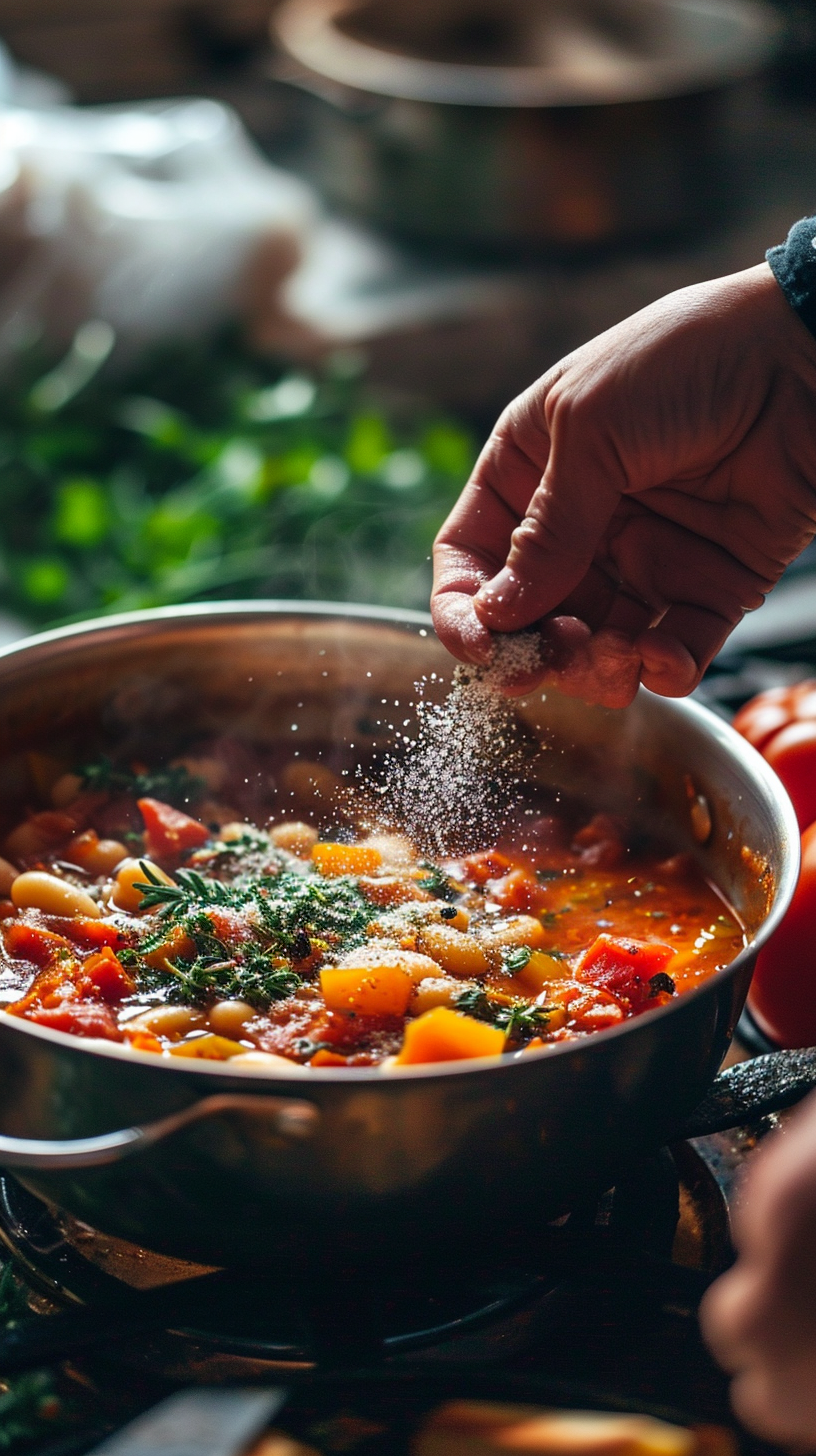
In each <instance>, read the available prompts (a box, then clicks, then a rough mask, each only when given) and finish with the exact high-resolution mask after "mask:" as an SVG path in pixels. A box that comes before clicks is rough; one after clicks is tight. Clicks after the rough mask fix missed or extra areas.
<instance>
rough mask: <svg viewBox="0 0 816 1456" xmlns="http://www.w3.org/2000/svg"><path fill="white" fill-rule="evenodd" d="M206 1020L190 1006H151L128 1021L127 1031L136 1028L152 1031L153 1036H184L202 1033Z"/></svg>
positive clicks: (200, 1012)
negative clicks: (193, 1032) (195, 1032)
mask: <svg viewBox="0 0 816 1456" xmlns="http://www.w3.org/2000/svg"><path fill="white" fill-rule="evenodd" d="M206 1025H207V1018H206V1016H205V1015H204V1013H203V1012H202V1011H195V1010H193V1008H192V1006H151V1007H150V1009H149V1010H148V1011H142V1012H141V1013H140V1015H139V1016H134V1018H133V1020H132V1021H128V1023H127V1027H128V1030H129V1031H130V1030H132V1028H133V1027H137V1028H138V1030H139V1031H152V1033H153V1035H154V1036H167V1037H177V1036H186V1035H187V1033H188V1032H190V1031H203V1030H204V1029H205V1027H206Z"/></svg>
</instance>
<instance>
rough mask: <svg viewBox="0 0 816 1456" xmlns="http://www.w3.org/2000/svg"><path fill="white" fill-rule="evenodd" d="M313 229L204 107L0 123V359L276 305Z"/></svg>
mask: <svg viewBox="0 0 816 1456" xmlns="http://www.w3.org/2000/svg"><path fill="white" fill-rule="evenodd" d="M1 84H2V77H0V86H1ZM318 214H319V207H318V204H317V200H316V198H315V196H314V194H313V193H312V191H311V189H310V188H309V187H308V186H307V185H306V184H305V183H301V182H300V181H298V180H297V179H296V178H294V177H292V176H290V175H288V174H287V173H285V172H282V171H280V170H279V169H277V168H275V167H272V166H270V165H269V164H268V163H267V162H266V161H265V159H264V158H263V157H262V156H261V155H260V154H259V153H258V152H257V151H256V149H255V148H254V146H253V145H252V143H251V142H250V140H249V139H248V137H247V135H246V133H245V131H244V129H243V127H242V125H241V123H240V121H239V119H238V118H237V116H236V115H235V114H234V113H233V112H232V111H231V110H230V109H229V108H228V107H225V106H223V105H221V104H220V103H217V102H214V101H207V100H195V99H194V100H189V101H187V100H182V101H167V102H149V103H145V104H143V105H140V106H127V107H98V108H93V109H90V108H89V109H80V108H77V107H71V106H51V107H46V108H38V109H33V108H26V109H23V108H20V107H14V106H11V107H6V108H5V109H0V352H8V350H9V349H11V348H13V347H15V345H17V344H18V343H19V342H20V340H21V339H23V338H25V337H27V336H30V335H31V334H32V333H42V332H43V331H44V332H45V333H46V335H48V336H53V337H54V338H55V339H56V340H63V339H69V338H70V337H72V336H73V334H74V332H75V331H76V329H77V327H78V326H79V325H80V324H81V323H82V322H83V320H86V319H88V318H96V319H103V320H105V321H106V322H107V323H108V324H109V325H110V326H111V327H112V328H113V330H114V332H115V334H116V336H117V339H118V341H119V344H120V346H121V347H124V348H127V347H128V346H129V345H131V346H133V345H140V344H142V343H144V342H146V341H149V340H153V339H156V338H160V337H162V336H164V335H174V336H176V337H178V336H180V335H182V336H183V335H190V334H196V333H199V332H204V331H205V330H206V329H208V328H210V327H212V326H213V325H214V324H217V323H218V322H219V321H221V320H222V319H225V318H227V317H230V316H234V315H235V314H236V312H241V311H242V309H243V308H244V307H245V306H249V304H248V295H249V294H250V293H251V292H252V290H253V288H257V287H260V286H263V287H264V288H265V289H266V290H267V291H268V292H270V293H272V294H274V293H275V291H276V289H279V287H280V284H281V282H282V280H283V279H284V278H285V277H287V276H288V275H289V274H290V273H291V272H292V271H293V269H294V268H295V267H296V266H297V264H298V262H299V259H300V257H301V255H302V252H303V250H304V247H305V244H306V240H307V238H308V236H309V235H310V233H311V232H312V231H313V229H314V227H315V225H316V221H317V217H318Z"/></svg>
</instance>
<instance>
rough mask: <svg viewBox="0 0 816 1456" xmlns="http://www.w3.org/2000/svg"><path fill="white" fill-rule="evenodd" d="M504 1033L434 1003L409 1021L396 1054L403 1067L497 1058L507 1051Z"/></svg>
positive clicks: (398, 1062)
mask: <svg viewBox="0 0 816 1456" xmlns="http://www.w3.org/2000/svg"><path fill="white" fill-rule="evenodd" d="M504 1043H505V1035H504V1032H503V1031H501V1030H499V1028H498V1027H496V1026H488V1025H487V1024H486V1023H485V1022H484V1021H476V1020H475V1018H474V1017H472V1016H463V1015H462V1014H461V1013H460V1012H458V1011H451V1010H450V1009H449V1008H448V1007H447V1006H434V1008H433V1010H431V1011H425V1012H424V1013H423V1015H422V1016H418V1017H417V1018H416V1021H409V1022H408V1025H407V1026H406V1028H405V1040H404V1041H403V1044H402V1050H401V1052H400V1053H399V1055H398V1057H397V1059H396V1060H397V1064H398V1065H399V1066H401V1067H407V1066H413V1065H416V1064H418V1063H422V1062H455V1061H461V1060H464V1059H465V1058H468V1057H496V1056H500V1055H501V1053H502V1051H503V1050H504Z"/></svg>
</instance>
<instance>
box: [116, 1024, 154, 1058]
mask: <svg viewBox="0 0 816 1456" xmlns="http://www.w3.org/2000/svg"><path fill="white" fill-rule="evenodd" d="M122 1031H123V1033H124V1038H125V1041H127V1042H129V1043H130V1045H131V1046H132V1047H133V1049H134V1051H137V1052H158V1053H159V1055H161V1053H162V1052H163V1051H164V1047H163V1046H162V1044H161V1042H160V1041H159V1038H158V1037H157V1036H154V1035H153V1033H152V1031H135V1030H134V1031H128V1029H127V1027H126V1026H123V1027H122Z"/></svg>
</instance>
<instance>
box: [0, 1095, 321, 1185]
mask: <svg viewBox="0 0 816 1456" xmlns="http://www.w3.org/2000/svg"><path fill="white" fill-rule="evenodd" d="M223 1112H242V1113H245V1114H248V1115H249V1116H251V1117H265V1118H268V1119H269V1120H270V1121H271V1122H272V1124H273V1126H274V1128H275V1131H276V1132H278V1133H280V1134H281V1136H282V1137H285V1138H288V1139H290V1140H298V1141H299V1140H301V1139H304V1138H310V1137H312V1136H313V1134H314V1133H315V1132H316V1130H317V1126H318V1124H319V1122H320V1110H319V1108H317V1107H315V1105H314V1103H313V1102H295V1101H292V1099H291V1098H288V1097H249V1096H243V1095H241V1094H240V1093H232V1092H225V1093H216V1094H215V1095H214V1096H212V1097H202V1098H201V1099H200V1101H198V1102H194V1103H193V1104H192V1106H191V1107H185V1108H183V1109H182V1111H181V1112H173V1113H171V1114H170V1115H169V1117H160V1118H158V1119H157V1121H156V1122H147V1123H144V1124H143V1125H142V1126H141V1127H126V1128H120V1129H119V1130H118V1131H117V1132H106V1133H102V1134H101V1135H100V1136H99V1137H90V1138H68V1139H66V1140H65V1141H54V1142H51V1141H47V1140H43V1139H39V1138H16V1137H4V1136H0V1166H2V1167H6V1168H28V1169H30V1170H31V1171H32V1172H40V1171H42V1172H45V1171H48V1170H55V1171H56V1170H60V1169H63V1170H70V1169H72V1168H104V1167H107V1166H109V1165H110V1164H111V1163H121V1162H122V1161H123V1159H125V1158H130V1157H133V1156H134V1154H136V1153H141V1152H144V1151H145V1150H146V1149H147V1148H152V1147H155V1145H156V1144H157V1143H161V1142H164V1140H165V1138H168V1137H172V1136H173V1134H174V1133H177V1132H180V1131H181V1130H182V1128H185V1127H190V1126H191V1125H192V1124H193V1123H196V1122H203V1121H204V1120H205V1119H206V1118H208V1117H219V1116H220V1115H221V1113H223Z"/></svg>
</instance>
